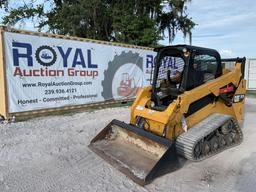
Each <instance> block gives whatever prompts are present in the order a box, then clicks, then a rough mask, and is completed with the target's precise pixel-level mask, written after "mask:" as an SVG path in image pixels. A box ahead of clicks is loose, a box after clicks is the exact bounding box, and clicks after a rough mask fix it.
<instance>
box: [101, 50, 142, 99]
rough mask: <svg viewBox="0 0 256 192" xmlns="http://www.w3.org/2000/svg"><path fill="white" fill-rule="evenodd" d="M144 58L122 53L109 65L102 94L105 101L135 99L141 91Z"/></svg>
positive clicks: (135, 54)
mask: <svg viewBox="0 0 256 192" xmlns="http://www.w3.org/2000/svg"><path fill="white" fill-rule="evenodd" d="M142 66H143V58H142V57H140V56H139V53H133V52H132V51H129V52H124V51H123V52H122V53H121V54H120V55H116V56H115V57H114V59H113V61H110V62H109V63H108V68H107V70H105V71H104V79H103V81H102V87H103V91H102V93H101V95H102V97H103V98H104V99H105V100H109V99H122V98H130V97H134V96H135V95H136V94H137V92H138V91H139V90H140V89H141V86H142V78H143V71H142V68H143V67H142Z"/></svg>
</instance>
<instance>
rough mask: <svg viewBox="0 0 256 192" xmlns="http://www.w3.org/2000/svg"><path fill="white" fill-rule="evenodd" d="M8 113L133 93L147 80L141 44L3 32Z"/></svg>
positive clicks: (149, 61) (147, 57) (148, 56)
mask: <svg viewBox="0 0 256 192" xmlns="http://www.w3.org/2000/svg"><path fill="white" fill-rule="evenodd" d="M4 44H5V64H6V77H7V89H8V107H9V108H8V109H9V113H15V112H25V111H31V110H38V109H47V108H57V107H64V106H73V105H81V104H89V103H95V102H101V101H107V100H113V99H114V100H123V99H127V98H134V97H135V95H136V93H137V92H138V91H139V90H140V89H141V88H142V87H143V86H145V85H149V79H150V74H151V70H152V67H153V61H154V57H155V53H154V52H153V51H151V50H146V49H135V48H127V47H121V46H114V45H106V44H99V43H91V42H85V41H77V40H67V39H60V38H51V37H42V36H37V35H30V34H20V33H13V32H4Z"/></svg>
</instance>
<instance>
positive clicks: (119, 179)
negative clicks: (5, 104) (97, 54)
mask: <svg viewBox="0 0 256 192" xmlns="http://www.w3.org/2000/svg"><path fill="white" fill-rule="evenodd" d="M129 115H130V111H129V108H128V107H122V108H112V109H103V110H98V111H93V112H84V113H77V114H71V115H69V116H48V117H40V118H35V119H31V120H28V121H26V122H18V123H14V124H8V125H0V191H1V192H14V191H19V192H42V191H53V192H71V191H73V192H80V191H81V192H82V191H83V192H84V191H88V192H89V191H101V192H104V191H111V192H112V191H113V192H115V191H124V192H125V191H127V192H128V191H136V192H137V191H138V192H141V191H152V192H153V191H174V192H175V191H254V186H255V184H256V182H255V181H256V168H255V167H256V163H255V162H256V161H255V159H256V148H255V138H256V129H255V125H256V123H255V115H256V98H248V99H247V100H246V115H245V122H244V125H243V126H244V128H243V132H244V141H243V143H242V144H241V145H239V146H237V147H235V148H232V149H229V150H227V151H225V152H222V153H220V154H218V155H216V156H214V157H211V158H209V159H206V160H204V161H202V162H198V163H194V162H189V161H187V162H185V164H184V165H183V167H182V168H181V169H178V170H176V171H174V172H172V173H169V174H166V175H164V176H161V177H159V178H157V179H155V180H154V181H153V182H152V183H151V184H149V185H147V186H146V187H144V188H143V187H141V186H139V185H137V184H135V183H134V182H132V181H131V180H130V179H128V178H127V177H126V176H124V175H123V174H122V173H120V172H119V171H117V170H116V169H114V168H113V167H111V166H110V165H109V164H107V163H105V162H104V161H103V160H101V158H99V157H98V156H97V155H95V154H94V153H92V152H91V151H90V150H89V149H88V147H87V145H88V144H89V142H90V140H91V139H92V138H93V137H94V136H95V135H96V134H97V133H98V132H99V131H100V130H101V129H102V128H103V127H105V126H106V125H107V124H108V123H109V122H110V121H111V120H112V119H114V118H116V119H119V120H121V121H125V122H128V121H129Z"/></svg>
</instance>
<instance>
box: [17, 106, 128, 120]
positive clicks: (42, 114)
mask: <svg viewBox="0 0 256 192" xmlns="http://www.w3.org/2000/svg"><path fill="white" fill-rule="evenodd" d="M131 105H132V101H129V102H118V103H112V104H102V105H96V106H84V107H81V108H75V109H63V110H56V111H51V112H39V113H35V114H29V115H23V114H22V113H21V114H17V116H16V122H22V121H27V120H29V119H33V118H37V117H47V116H70V115H73V114H76V113H82V112H94V111H96V110H101V109H106V108H117V107H126V106H131Z"/></svg>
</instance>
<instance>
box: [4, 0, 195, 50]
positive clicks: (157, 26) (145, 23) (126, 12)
mask: <svg viewBox="0 0 256 192" xmlns="http://www.w3.org/2000/svg"><path fill="white" fill-rule="evenodd" d="M10 1H11V0H0V5H1V7H2V8H4V9H5V10H6V12H7V15H6V16H4V17H3V24H5V25H10V26H13V25H15V24H16V23H18V22H21V21H24V20H26V19H34V18H36V19H38V25H37V26H36V28H38V30H39V31H40V30H42V29H43V28H47V30H48V31H49V32H52V33H57V34H62V35H72V36H79V37H86V38H93V39H99V40H107V41H115V42H122V43H130V44H135V45H143V46H156V45H157V42H158V41H159V40H160V39H163V38H165V37H168V38H169V41H170V42H172V41H173V39H174V37H175V35H176V34H177V32H178V31H181V32H182V33H183V34H184V36H185V37H186V36H187V35H189V37H190V38H191V30H192V29H193V28H194V26H195V23H194V22H193V21H192V19H191V18H189V16H188V14H187V7H186V4H187V3H188V2H189V1H190V0H44V3H41V4H40V1H42V0H27V1H23V2H24V3H23V5H20V6H19V7H12V6H11V5H10V3H9V2H10ZM25 2H27V3H25ZM47 3H48V6H46V4H47ZM49 5H50V6H49ZM166 31H167V32H168V33H167V36H166V35H165V32H166Z"/></svg>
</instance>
